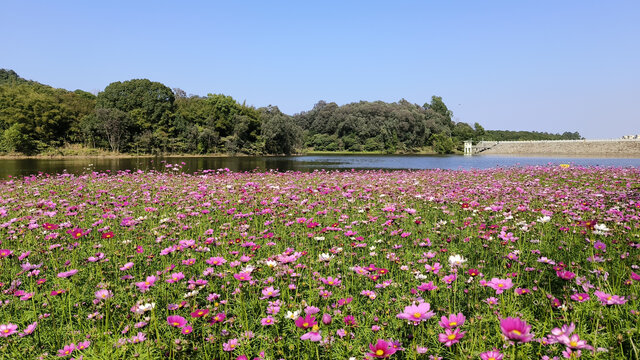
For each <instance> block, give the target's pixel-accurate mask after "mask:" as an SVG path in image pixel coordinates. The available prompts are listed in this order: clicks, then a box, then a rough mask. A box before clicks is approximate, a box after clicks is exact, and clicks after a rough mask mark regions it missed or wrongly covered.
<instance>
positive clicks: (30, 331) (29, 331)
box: [0, 321, 38, 336]
mask: <svg viewBox="0 0 640 360" xmlns="http://www.w3.org/2000/svg"><path fill="white" fill-rule="evenodd" d="M0 326H2V325H0ZM36 326H38V322H37V321H36V322H34V323H33V324H29V325H27V327H26V328H25V329H24V330H23V331H22V333H21V334H18V335H19V336H25V335H31V334H33V332H34V331H35V330H36ZM1 333H2V330H0V335H2V334H1Z"/></svg>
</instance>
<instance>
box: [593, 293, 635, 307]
mask: <svg viewBox="0 0 640 360" xmlns="http://www.w3.org/2000/svg"><path fill="white" fill-rule="evenodd" d="M594 294H595V295H596V296H597V297H598V300H600V302H601V303H602V305H622V304H624V303H626V302H627V300H626V299H625V298H624V296H620V295H611V294H607V293H605V292H603V291H600V290H596V291H595V292H594Z"/></svg>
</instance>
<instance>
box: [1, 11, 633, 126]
mask: <svg viewBox="0 0 640 360" xmlns="http://www.w3.org/2000/svg"><path fill="white" fill-rule="evenodd" d="M0 5H1V9H2V11H1V12H0V33H2V34H3V40H2V46H0V68H8V69H13V70H15V71H16V72H17V73H18V74H19V75H20V76H22V77H24V78H27V79H32V80H36V81H39V82H41V83H45V84H49V85H52V86H55V87H61V88H66V89H70V90H75V89H82V90H86V91H91V92H97V91H101V90H103V89H104V88H105V86H107V85H108V84H109V83H111V82H113V81H124V80H129V79H133V78H148V79H150V80H152V81H159V82H162V83H164V84H165V85H167V86H169V87H171V88H175V87H178V88H181V89H183V90H185V91H186V92H187V93H188V94H197V95H206V94H207V93H223V94H226V95H231V96H233V97H234V98H235V99H236V100H238V101H240V102H242V101H245V100H246V103H247V104H248V105H254V106H256V107H260V106H266V105H269V104H271V105H277V106H278V107H279V108H280V109H281V110H282V111H284V112H285V113H288V114H294V113H297V112H300V111H305V110H309V109H311V108H312V107H313V105H314V104H315V103H316V102H317V101H319V100H325V101H328V102H329V101H335V102H336V103H338V104H345V103H350V102H355V101H360V100H368V101H374V100H383V101H389V102H393V101H398V100H399V99H401V98H404V99H407V100H408V101H410V102H414V103H417V104H420V105H422V104H424V103H425V102H427V101H429V100H430V98H431V96H432V95H439V96H442V97H443V100H444V101H445V103H446V104H447V105H448V106H449V108H450V109H451V110H452V111H453V113H454V120H456V121H464V122H467V123H470V124H473V123H474V122H479V123H480V124H481V125H483V126H484V127H485V128H486V129H509V130H537V131H549V132H563V131H579V132H580V134H582V135H583V136H585V137H586V138H617V137H620V136H622V135H627V134H640V101H639V100H640V98H639V96H638V95H640V1H637V0H635V1H589V0H581V1H557V0H553V1H545V0H542V1H541V0H538V1H514V0H508V1H490V0H488V1H478V0H472V1H455V0H451V1H449V0H438V1H371V0H370V1H348V0H343V1H314V2H311V1H267V0H261V1H224V2H222V1H201V2H198V1H183V2H182V1H180V2H179V1H137V0H129V1H103V2H96V1H2V2H0Z"/></svg>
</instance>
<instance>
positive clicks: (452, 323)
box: [449, 321, 458, 326]
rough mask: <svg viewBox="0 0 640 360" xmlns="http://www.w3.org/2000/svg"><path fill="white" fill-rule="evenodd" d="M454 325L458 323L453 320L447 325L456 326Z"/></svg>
mask: <svg viewBox="0 0 640 360" xmlns="http://www.w3.org/2000/svg"><path fill="white" fill-rule="evenodd" d="M456 325H458V323H457V322H455V321H452V322H450V323H449V326H456Z"/></svg>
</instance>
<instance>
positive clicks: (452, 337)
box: [447, 334, 456, 340]
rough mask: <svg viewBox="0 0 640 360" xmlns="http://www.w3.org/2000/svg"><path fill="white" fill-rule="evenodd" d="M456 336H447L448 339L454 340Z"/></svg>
mask: <svg viewBox="0 0 640 360" xmlns="http://www.w3.org/2000/svg"><path fill="white" fill-rule="evenodd" d="M455 338H456V335H455V334H451V335H449V336H447V339H449V340H453V339H455Z"/></svg>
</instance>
